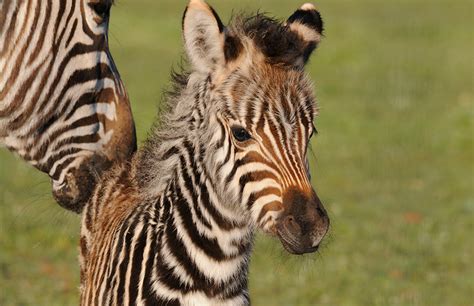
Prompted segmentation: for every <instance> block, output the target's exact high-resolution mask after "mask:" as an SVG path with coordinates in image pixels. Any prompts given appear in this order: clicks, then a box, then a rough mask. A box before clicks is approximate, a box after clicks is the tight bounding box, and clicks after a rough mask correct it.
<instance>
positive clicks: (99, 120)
mask: <svg viewBox="0 0 474 306" xmlns="http://www.w3.org/2000/svg"><path fill="white" fill-rule="evenodd" d="M111 4H112V0H3V1H0V145H4V146H6V147H7V148H8V149H10V150H11V151H13V152H16V153H17V154H18V155H20V156H21V157H22V158H23V159H25V160H26V161H27V162H29V163H30V164H32V165H33V166H35V167H36V168H38V169H39V170H41V171H43V172H46V173H47V174H48V175H49V176H50V178H51V179H52V182H53V195H54V196H55V198H56V200H57V201H58V202H59V204H61V205H62V206H64V207H66V208H68V209H71V210H74V211H76V212H79V211H81V210H82V207H83V205H84V204H85V202H86V201H87V199H88V197H89V195H90V191H91V190H92V189H93V187H94V185H95V181H96V179H97V176H98V175H99V174H100V173H101V172H102V171H103V170H105V169H106V168H108V167H109V166H110V164H112V163H114V162H116V161H120V160H123V159H128V158H129V157H130V155H131V153H132V152H134V150H135V147H136V145H135V131H134V125H133V119H132V116H131V112H130V106H129V102H128V97H127V94H126V91H125V88H124V87H123V84H122V81H121V80H120V76H119V74H118V71H117V69H116V68H115V65H114V62H113V60H112V56H111V54H110V52H109V50H108V42H107V29H108V18H109V10H110V6H111Z"/></svg>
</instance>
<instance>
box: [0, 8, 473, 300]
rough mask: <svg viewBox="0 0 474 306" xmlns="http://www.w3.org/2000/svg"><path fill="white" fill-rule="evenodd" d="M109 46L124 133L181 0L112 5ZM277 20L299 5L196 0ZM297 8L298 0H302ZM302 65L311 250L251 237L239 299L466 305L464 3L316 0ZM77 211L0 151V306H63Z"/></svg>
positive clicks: (153, 94) (177, 19) (68, 292)
mask: <svg viewBox="0 0 474 306" xmlns="http://www.w3.org/2000/svg"><path fill="white" fill-rule="evenodd" d="M116 2H117V4H116V6H115V7H114V8H113V10H112V19H111V24H110V44H111V49H112V54H113V56H114V58H115V61H116V64H117V66H118V68H119V70H120V72H121V75H122V78H123V80H124V82H125V85H126V87H127V88H128V92H129V94H130V98H131V103H132V108H133V113H134V117H135V124H136V127H137V133H138V138H139V141H140V142H142V141H143V140H144V139H145V138H146V135H147V131H148V130H149V128H150V126H151V123H152V121H153V120H154V118H155V116H156V114H157V112H156V109H157V106H158V105H159V103H160V101H161V93H162V91H163V89H165V88H166V86H167V84H168V80H169V72H170V69H171V68H172V67H173V66H175V67H176V66H177V64H178V63H179V62H180V58H181V56H182V55H183V51H182V46H181V15H182V12H183V10H184V7H185V5H186V1H182V0H181V1H172V0H167V1H165V0H160V1H155V0H133V1H132V0H120V1H116ZM209 2H210V4H212V5H213V6H214V7H215V9H216V11H217V12H218V13H219V14H220V15H221V17H223V18H222V19H223V20H228V19H229V17H230V15H231V13H232V11H233V10H234V11H241V10H246V11H256V10H260V11H264V12H269V13H270V14H271V15H273V16H276V17H278V18H282V19H284V18H286V17H288V16H289V15H290V14H291V13H292V12H293V11H294V10H295V9H296V8H297V7H298V6H299V5H301V4H302V3H301V2H296V1H281V0H280V1H277V0H266V1H263V0H238V1H236V0H232V1H230V0H226V1H217V0H212V1H211V0H210V1H209ZM302 2H303V1H302ZM316 5H317V7H318V8H319V9H320V11H321V13H322V16H323V18H324V21H325V24H326V38H325V39H324V41H323V42H322V44H321V45H320V48H319V49H318V50H317V52H316V53H315V54H314V55H313V57H312V59H311V62H310V64H309V65H308V69H307V70H308V72H309V73H310V75H311V77H312V79H313V80H314V83H315V90H316V95H317V98H318V101H319V105H320V107H321V111H320V115H319V117H318V118H317V119H316V126H317V128H318V130H319V135H317V136H316V137H314V138H313V141H312V151H313V157H312V172H313V183H314V185H315V186H316V188H317V190H318V194H319V195H320V197H321V198H322V200H323V202H324V203H325V206H326V208H327V209H328V211H329V213H330V216H331V222H332V228H331V232H330V235H329V237H328V238H327V240H326V244H325V247H324V248H323V249H322V250H321V251H320V252H319V253H318V254H311V255H305V256H290V255H288V254H286V253H285V251H284V250H283V249H282V247H281V246H280V243H279V242H278V241H276V240H273V239H270V238H266V237H264V236H263V235H258V236H257V239H256V246H255V252H254V255H253V257H252V262H251V271H250V295H251V297H252V302H253V304H254V305H298V306H299V305H364V306H365V305H474V304H473V301H474V296H473V295H474V265H473V258H474V257H473V256H474V243H473V241H474V240H473V238H472V237H473V235H474V192H473V189H474V148H473V144H474V116H473V115H474V84H473V71H474V63H473V59H474V57H473V55H472V54H474V53H473V51H474V48H473V47H474V46H473V44H474V38H473V30H472V29H474V20H473V19H474V18H473V12H474V6H473V2H472V1H469V0H450V1H448V0H445V1H442V0H435V1H428V0H424V1H423V0H397V1H377V0H357V1H355V0H354V1H349V0H330V1H329V0H320V1H318V2H317V3H316ZM79 223H80V220H79V217H78V216H77V215H74V214H72V213H68V212H65V211H64V210H62V209H61V208H59V206H58V205H57V204H55V202H54V200H53V199H52V196H51V194H50V185H49V181H48V178H47V177H46V175H43V174H41V173H39V172H37V171H36V170H34V169H33V168H32V167H30V166H28V165H26V164H24V163H23V162H22V161H21V160H20V159H19V158H17V157H16V156H14V155H12V154H11V153H9V152H7V151H6V150H5V149H1V150H0V305H3V306H7V305H48V306H53V305H78V297H79V294H78V285H79V271H78V261H77V254H78V247H77V245H78V234H79Z"/></svg>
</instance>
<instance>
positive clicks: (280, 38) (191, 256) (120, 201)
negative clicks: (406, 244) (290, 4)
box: [81, 0, 329, 305]
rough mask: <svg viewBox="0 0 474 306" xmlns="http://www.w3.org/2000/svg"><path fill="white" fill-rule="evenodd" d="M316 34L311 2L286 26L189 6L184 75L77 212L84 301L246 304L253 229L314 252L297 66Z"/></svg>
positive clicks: (319, 225)
mask: <svg viewBox="0 0 474 306" xmlns="http://www.w3.org/2000/svg"><path fill="white" fill-rule="evenodd" d="M321 31H322V21H321V19H320V16H319V13H318V12H317V11H316V10H315V9H314V7H313V6H312V5H310V4H306V5H304V6H302V7H301V8H300V9H299V10H297V11H296V12H295V13H294V14H293V15H292V16H290V18H289V19H288V21H287V23H286V24H281V23H280V22H277V21H275V20H272V19H270V18H267V17H265V16H263V15H256V16H252V17H244V16H240V17H237V18H235V19H234V21H233V23H232V24H231V25H230V26H229V27H227V28H226V27H224V26H223V24H222V22H221V21H220V19H219V18H218V16H217V14H216V13H215V12H214V10H212V9H211V8H210V7H209V6H207V4H205V3H204V2H202V1H199V0H192V1H190V4H189V5H188V7H187V10H186V12H185V15H184V17H183V33H184V35H183V36H184V43H185V49H186V51H187V54H188V58H189V60H190V63H191V67H192V68H191V71H190V72H189V73H182V74H179V75H175V84H174V85H175V88H174V91H173V93H170V94H169V95H168V103H169V105H168V106H169V111H168V113H167V114H166V116H165V118H164V119H163V120H162V123H161V125H160V126H157V127H155V130H154V132H153V134H152V136H151V137H150V138H149V139H148V141H147V142H146V144H145V145H144V147H143V148H142V149H141V150H140V151H139V152H138V153H137V155H136V156H135V157H134V158H133V160H132V161H131V162H130V163H127V164H122V165H118V166H116V167H115V168H114V169H113V171H110V172H109V173H107V174H106V175H105V176H104V177H102V179H101V182H100V184H98V186H97V188H96V189H95V191H94V194H93V196H92V197H91V200H90V201H89V202H88V204H87V205H86V207H85V209H84V214H83V220H82V231H81V304H82V305H247V304H249V295H248V290H247V273H248V264H249V259H250V254H251V249H252V241H253V235H254V232H255V230H256V229H257V228H261V229H263V230H264V231H266V232H269V233H272V234H274V235H276V236H278V237H279V239H280V240H281V242H282V244H283V246H284V247H285V248H286V249H287V250H288V251H289V252H291V253H297V254H301V253H308V252H314V251H316V249H317V247H318V245H319V243H320V242H321V240H322V238H323V237H324V235H325V234H326V232H327V230H328V226H329V219H328V217H327V214H326V212H325V210H324V208H323V206H322V204H321V202H320V201H319V198H318V196H317V195H316V193H315V192H314V190H313V189H312V187H311V184H310V182H309V173H308V169H307V161H306V150H307V145H308V142H309V139H310V137H311V134H312V131H313V129H314V127H313V116H314V113H315V112H316V108H315V102H314V98H313V95H312V88H311V84H310V82H309V80H308V78H307V76H306V75H305V74H304V72H303V67H304V64H305V62H306V61H307V59H308V56H309V54H310V53H311V52H312V51H313V49H314V48H315V47H316V45H317V43H318V42H319V39H320V34H321Z"/></svg>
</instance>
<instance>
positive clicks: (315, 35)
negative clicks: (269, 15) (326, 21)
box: [286, 3, 324, 64]
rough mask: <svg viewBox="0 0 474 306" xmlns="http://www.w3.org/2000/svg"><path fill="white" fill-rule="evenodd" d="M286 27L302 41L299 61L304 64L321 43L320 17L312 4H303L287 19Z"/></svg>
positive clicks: (321, 24)
mask: <svg viewBox="0 0 474 306" xmlns="http://www.w3.org/2000/svg"><path fill="white" fill-rule="evenodd" d="M286 25H287V26H288V27H289V29H290V31H292V32H294V33H296V34H297V35H298V36H299V37H300V39H301V40H302V41H303V48H302V50H301V59H302V62H303V64H305V63H306V62H307V61H308V58H309V56H310V55H311V53H312V52H313V50H314V49H315V48H316V47H317V46H318V44H319V42H320V41H321V36H322V34H323V30H324V27H323V20H322V18H321V15H320V14H319V12H318V11H317V10H316V8H315V7H314V5H313V4H311V3H305V4H303V5H302V6H301V7H300V8H299V9H297V10H296V11H295V12H294V13H293V15H291V16H290V17H289V18H288V20H287V21H286Z"/></svg>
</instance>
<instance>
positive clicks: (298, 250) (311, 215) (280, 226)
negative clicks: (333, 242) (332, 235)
mask: <svg viewBox="0 0 474 306" xmlns="http://www.w3.org/2000/svg"><path fill="white" fill-rule="evenodd" d="M283 205H284V206H285V210H284V212H283V213H282V215H281V216H280V217H279V218H278V219H277V222H276V231H277V235H278V237H279V238H280V241H281V243H282V245H283V247H284V248H285V249H286V250H287V251H288V252H290V253H292V254H304V253H312V252H315V251H317V250H318V247H319V245H320V243H321V241H322V240H323V238H324V236H325V235H326V233H327V231H328V229H329V217H328V215H327V212H326V210H325V209H324V207H323V204H322V203H321V201H320V200H319V197H318V196H317V194H316V192H314V191H313V190H312V191H311V193H310V194H306V193H303V192H302V191H300V190H299V189H296V188H290V189H288V190H287V191H286V192H285V193H284V195H283Z"/></svg>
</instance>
